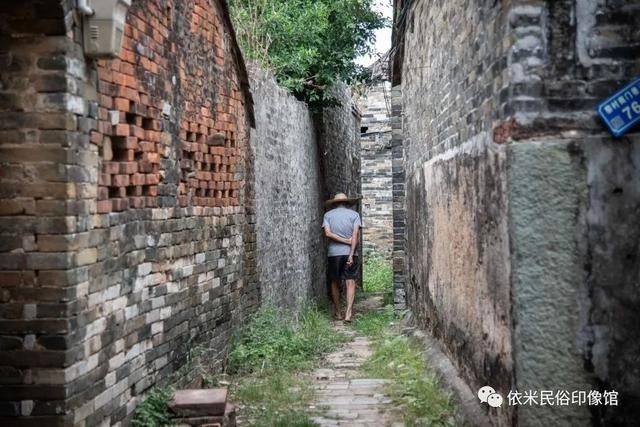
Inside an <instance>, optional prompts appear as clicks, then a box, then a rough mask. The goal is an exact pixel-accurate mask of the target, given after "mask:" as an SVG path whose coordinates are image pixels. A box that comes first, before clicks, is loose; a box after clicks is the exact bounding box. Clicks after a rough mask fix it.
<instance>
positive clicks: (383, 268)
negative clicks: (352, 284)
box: [362, 252, 393, 294]
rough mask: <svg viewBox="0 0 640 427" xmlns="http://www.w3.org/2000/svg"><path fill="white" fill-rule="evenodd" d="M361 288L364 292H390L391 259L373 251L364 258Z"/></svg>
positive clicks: (391, 286) (391, 285) (391, 283)
mask: <svg viewBox="0 0 640 427" xmlns="http://www.w3.org/2000/svg"><path fill="white" fill-rule="evenodd" d="M363 270H364V272H363V278H362V288H363V289H364V291H365V292H366V293H376V294H377V293H385V294H386V293H390V292H391V290H392V289H393V267H392V266H391V261H390V260H389V259H387V258H385V257H383V256H382V255H379V254H376V253H375V252H373V253H369V254H367V255H366V256H365V258H364V267H363Z"/></svg>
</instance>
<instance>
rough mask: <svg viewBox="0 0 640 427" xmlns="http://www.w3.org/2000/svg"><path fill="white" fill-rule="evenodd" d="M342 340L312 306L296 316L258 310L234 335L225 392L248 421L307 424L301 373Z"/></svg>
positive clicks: (271, 425) (305, 380) (270, 425)
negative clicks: (229, 380)
mask: <svg viewBox="0 0 640 427" xmlns="http://www.w3.org/2000/svg"><path fill="white" fill-rule="evenodd" d="M344 340H345V337H344V336H342V335H341V334H339V333H338V332H336V331H335V330H334V329H333V328H332V327H331V323H330V321H329V318H328V316H327V314H326V313H325V312H323V311H321V310H320V309H319V308H317V307H314V306H309V307H306V308H304V309H303V310H302V312H301V313H300V314H299V315H298V316H296V317H291V316H282V315H279V314H278V313H277V312H276V310H275V309H273V308H264V309H261V310H260V311H259V312H258V313H257V314H256V315H254V316H253V317H252V319H251V321H250V322H249V323H248V324H247V326H245V327H244V328H243V329H242V330H241V331H240V333H239V334H238V336H237V337H236V338H235V340H234V343H233V346H232V350H231V352H230V354H229V361H228V372H229V373H231V374H232V375H234V378H235V379H234V380H233V381H232V387H231V393H232V397H233V399H235V400H237V401H238V402H240V403H241V404H242V406H243V407H242V416H243V418H245V417H246V419H247V421H248V423H249V424H250V425H255V426H265V427H289V426H291V427H311V426H315V425H316V424H315V423H313V421H311V419H310V418H309V417H308V415H307V413H308V406H309V404H310V402H312V400H313V387H312V381H311V379H310V378H309V376H308V375H305V373H304V371H305V370H306V369H310V368H311V367H313V364H314V361H315V360H316V359H317V358H318V357H319V356H320V355H321V354H323V353H327V352H329V351H332V350H334V349H336V348H337V347H338V345H339V344H340V343H342V342H343V341H344Z"/></svg>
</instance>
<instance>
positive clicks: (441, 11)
mask: <svg viewBox="0 0 640 427" xmlns="http://www.w3.org/2000/svg"><path fill="white" fill-rule="evenodd" d="M467 3H468V2H465V1H451V2H444V3H440V4H439V5H438V6H437V7H434V6H433V5H430V4H429V2H426V1H418V2H415V3H414V4H415V6H414V7H413V8H412V12H411V15H410V16H409V17H408V20H407V25H408V28H407V31H406V34H405V39H404V43H405V47H404V62H403V64H402V86H401V90H402V102H401V105H402V113H403V115H402V133H403V135H402V138H403V140H402V144H401V145H394V149H395V150H398V151H399V153H397V154H399V155H400V156H404V162H403V165H402V166H403V168H404V174H405V175H404V177H403V178H404V185H405V187H404V190H405V191H406V194H405V195H404V196H405V197H406V204H403V199H402V190H403V188H402V184H397V185H398V187H399V188H397V191H398V193H399V194H398V200H397V207H398V210H397V211H396V210H394V215H398V214H401V213H402V208H403V207H405V208H406V231H405V232H404V233H403V234H404V235H403V236H402V237H403V238H405V239H406V240H405V245H404V247H399V248H398V250H400V251H402V250H403V249H405V250H406V265H405V271H406V278H405V282H406V283H405V289H406V293H407V296H406V298H407V302H408V306H409V308H410V309H411V310H412V313H413V314H414V316H415V318H416V320H417V321H418V323H419V324H420V325H422V326H423V327H425V328H426V329H427V330H429V331H430V332H431V333H432V334H433V335H434V336H435V337H436V338H438V339H439V340H440V341H442V342H443V343H445V347H446V349H447V350H448V352H449V354H450V356H451V357H452V359H453V360H454V361H455V362H456V364H457V367H458V369H459V370H460V372H461V374H462V376H463V377H464V378H466V379H467V381H469V383H470V384H471V387H472V388H474V389H476V390H477V389H478V388H479V387H481V386H482V385H485V384H490V385H492V386H493V387H495V388H496V389H497V390H509V389H510V387H511V384H512V382H513V360H512V350H511V339H512V337H511V300H510V270H509V262H508V260H509V241H508V237H507V236H508V223H507V210H506V208H507V205H506V194H505V190H506V179H505V175H506V150H505V148H504V147H500V146H497V145H495V144H493V142H492V140H491V137H490V130H491V126H492V123H493V120H494V119H495V118H496V117H497V116H499V114H500V112H499V105H500V104H499V100H498V99H497V98H496V97H494V93H495V92H496V90H497V91H498V92H499V90H500V88H502V87H503V86H505V85H506V84H507V82H506V80H505V78H506V71H505V67H506V60H505V56H506V52H505V48H503V47H502V40H503V39H504V38H505V37H507V28H506V20H507V14H506V12H505V11H504V10H502V8H500V7H497V8H494V9H491V8H488V7H482V8H472V7H467ZM456 58H464V61H462V60H458V59H456ZM396 147H397V148H396ZM397 158H398V157H397V156H396V155H394V161H396V166H399V165H398V164H397V160H396V159H397ZM400 158H402V157H400ZM398 173H400V172H399V171H398ZM394 184H395V183H394ZM395 203H396V200H395V199H394V204H395ZM396 219H397V221H398V222H402V221H403V220H404V218H402V217H399V218H394V220H396ZM399 225H401V224H399ZM399 246H402V245H401V244H400V245H399ZM401 262H402V261H400V260H398V261H396V263H401ZM502 411H503V414H501V415H502V416H501V417H500V418H501V420H502V421H501V422H503V423H509V420H510V418H511V417H512V415H511V409H510V408H509V407H507V406H506V405H505V406H503V408H502ZM495 418H496V419H497V418H498V417H495Z"/></svg>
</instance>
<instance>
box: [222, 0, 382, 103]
mask: <svg viewBox="0 0 640 427" xmlns="http://www.w3.org/2000/svg"><path fill="white" fill-rule="evenodd" d="M229 4H230V10H231V15H232V18H233V21H234V26H235V28H236V33H237V35H238V39H239V42H240V45H241V47H242V50H243V53H244V55H245V56H246V57H247V58H249V59H252V60H254V61H257V62H258V63H259V64H260V65H262V66H265V67H267V68H270V69H271V70H272V71H273V73H274V75H275V77H276V79H277V80H278V82H279V83H280V84H281V85H282V86H284V87H286V88H288V89H289V90H290V91H291V92H292V93H293V94H294V95H295V96H296V97H297V98H298V99H300V100H303V101H305V102H307V103H308V104H309V105H311V106H312V107H314V106H315V107H317V106H326V105H332V104H333V103H335V100H334V99H333V98H332V96H331V92H330V91H329V90H328V89H329V88H330V87H331V85H332V84H333V83H334V82H335V81H337V80H342V81H345V82H347V83H352V82H354V81H356V80H357V79H358V78H359V77H360V76H361V75H362V74H363V73H362V71H363V70H362V67H360V66H358V65H357V64H355V62H354V60H355V58H357V57H358V56H360V55H364V54H368V53H370V52H371V51H372V50H373V45H372V43H371V42H372V41H373V40H374V31H375V30H377V29H379V28H382V27H384V26H385V25H386V21H385V19H384V17H383V16H382V15H381V14H380V13H378V12H376V11H375V10H374V7H373V6H374V0H231V1H229Z"/></svg>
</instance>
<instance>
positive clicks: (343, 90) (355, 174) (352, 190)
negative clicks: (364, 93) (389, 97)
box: [315, 84, 361, 199]
mask: <svg viewBox="0 0 640 427" xmlns="http://www.w3.org/2000/svg"><path fill="white" fill-rule="evenodd" d="M333 93H334V95H335V97H336V99H337V102H338V103H339V106H337V107H334V108H325V109H324V110H323V111H322V112H318V113H316V117H315V120H316V130H317V132H318V138H319V143H320V150H321V156H322V167H323V175H324V179H325V196H326V198H327V199H328V198H330V197H333V195H334V194H335V193H338V192H342V193H347V194H348V195H349V196H351V197H355V196H360V195H361V182H360V163H361V160H360V120H361V118H360V111H359V110H358V108H357V107H356V106H355V104H354V103H353V101H352V98H351V89H350V88H349V87H347V86H346V85H344V84H338V85H336V87H335V88H334V89H333Z"/></svg>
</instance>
